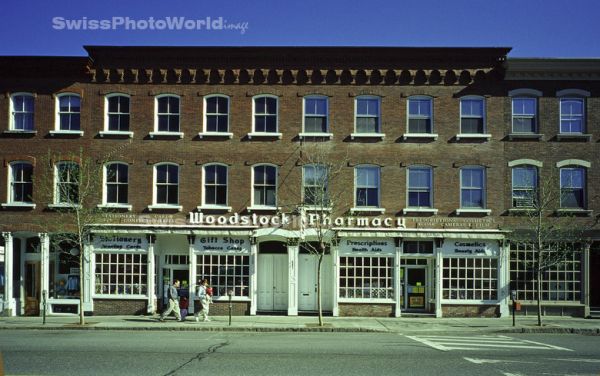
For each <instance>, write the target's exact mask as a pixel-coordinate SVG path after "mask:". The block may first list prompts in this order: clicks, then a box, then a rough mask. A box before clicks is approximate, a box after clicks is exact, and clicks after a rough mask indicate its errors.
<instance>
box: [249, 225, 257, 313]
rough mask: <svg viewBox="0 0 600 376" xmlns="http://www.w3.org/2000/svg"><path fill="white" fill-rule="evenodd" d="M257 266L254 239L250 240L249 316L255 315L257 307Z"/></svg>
mask: <svg viewBox="0 0 600 376" xmlns="http://www.w3.org/2000/svg"><path fill="white" fill-rule="evenodd" d="M257 265H258V245H257V244H256V238H255V237H251V238H250V315H251V316H255V315H256V306H257V305H258V284H257V282H258V278H257V270H256V269H257Z"/></svg>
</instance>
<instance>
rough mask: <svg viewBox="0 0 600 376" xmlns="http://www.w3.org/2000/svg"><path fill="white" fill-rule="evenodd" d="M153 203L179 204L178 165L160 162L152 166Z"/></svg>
mask: <svg viewBox="0 0 600 376" xmlns="http://www.w3.org/2000/svg"><path fill="white" fill-rule="evenodd" d="M154 205H158V206H178V205H179V166H178V165H176V164H174V163H161V164H157V165H155V166H154Z"/></svg>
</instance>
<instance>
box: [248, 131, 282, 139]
mask: <svg viewBox="0 0 600 376" xmlns="http://www.w3.org/2000/svg"><path fill="white" fill-rule="evenodd" d="M282 137H283V134H281V133H279V132H250V133H248V139H249V140H252V139H253V138H276V139H278V140H281V138H282Z"/></svg>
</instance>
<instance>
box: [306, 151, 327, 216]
mask: <svg viewBox="0 0 600 376" xmlns="http://www.w3.org/2000/svg"><path fill="white" fill-rule="evenodd" d="M308 167H311V168H314V169H319V168H322V169H324V170H325V181H326V183H327V186H326V188H325V189H326V191H327V195H328V196H329V194H330V193H331V192H330V190H329V171H328V167H327V165H325V164H323V163H307V164H305V165H303V166H302V205H306V201H305V200H306V187H307V186H306V168H308ZM312 186H313V185H311V187H312ZM329 204H331V197H329ZM330 206H331V205H328V206H324V205H306V209H307V210H331V207H330Z"/></svg>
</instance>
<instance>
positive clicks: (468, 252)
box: [442, 239, 500, 257]
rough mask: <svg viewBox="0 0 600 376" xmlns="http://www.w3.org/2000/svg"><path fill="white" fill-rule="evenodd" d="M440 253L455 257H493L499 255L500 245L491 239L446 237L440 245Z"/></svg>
mask: <svg viewBox="0 0 600 376" xmlns="http://www.w3.org/2000/svg"><path fill="white" fill-rule="evenodd" d="M442 253H443V255H444V256H455V257H482V256H484V257H485V256H488V257H489V256H492V257H494V256H498V255H500V246H499V245H498V242H497V241H493V240H492V241H485V240H473V239H447V240H445V241H444V245H443V246H442Z"/></svg>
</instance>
